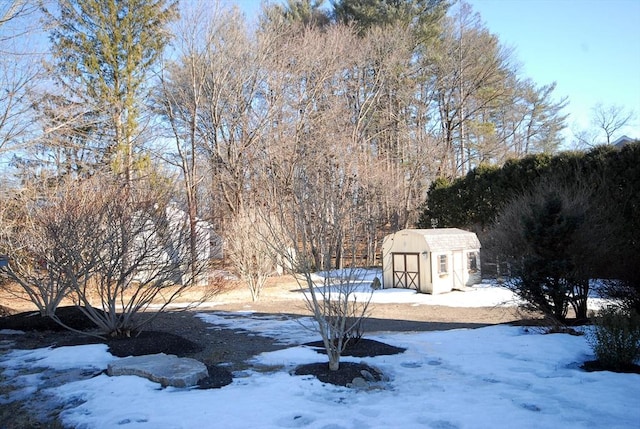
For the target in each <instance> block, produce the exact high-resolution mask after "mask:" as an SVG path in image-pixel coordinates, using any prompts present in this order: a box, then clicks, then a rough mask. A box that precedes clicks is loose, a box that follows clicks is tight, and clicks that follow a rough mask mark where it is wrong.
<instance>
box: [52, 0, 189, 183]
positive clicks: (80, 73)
mask: <svg viewBox="0 0 640 429" xmlns="http://www.w3.org/2000/svg"><path fill="white" fill-rule="evenodd" d="M56 6H57V7H56V8H55V9H53V10H51V11H49V10H47V11H45V13H46V16H47V18H48V20H49V21H50V23H51V24H52V26H53V27H52V31H51V35H50V39H51V43H52V53H53V64H52V67H53V70H52V72H53V75H54V76H55V78H56V80H57V83H58V85H59V86H60V88H61V89H62V92H63V93H64V94H65V95H66V96H67V97H69V98H70V99H73V100H75V101H79V102H81V103H83V104H84V105H85V106H86V109H87V110H88V111H91V112H93V114H94V115H99V116H100V118H101V125H102V127H104V135H103V136H102V137H103V139H104V140H103V141H102V142H101V143H100V145H101V146H102V147H101V149H102V150H104V154H103V155H104V162H105V163H109V164H110V165H111V168H112V169H113V170H114V171H115V172H117V173H119V174H122V175H123V176H124V177H125V180H126V182H127V183H129V182H130V180H131V178H132V177H131V175H132V170H133V168H134V162H135V156H136V154H135V152H136V149H138V148H139V147H140V146H141V144H142V143H141V142H140V141H139V139H137V137H138V133H139V129H140V122H141V111H142V101H143V100H144V98H145V96H146V95H147V83H148V79H149V76H150V72H151V70H152V69H153V67H154V66H155V65H156V63H157V62H158V59H159V57H160V55H161V53H162V52H163V49H164V48H165V46H166V45H167V43H168V42H169V40H170V33H169V32H168V31H167V25H168V23H169V22H170V21H172V20H173V19H175V18H176V17H177V15H178V11H177V3H176V2H173V1H171V0H151V1H150V0H58V1H57V5H56Z"/></svg>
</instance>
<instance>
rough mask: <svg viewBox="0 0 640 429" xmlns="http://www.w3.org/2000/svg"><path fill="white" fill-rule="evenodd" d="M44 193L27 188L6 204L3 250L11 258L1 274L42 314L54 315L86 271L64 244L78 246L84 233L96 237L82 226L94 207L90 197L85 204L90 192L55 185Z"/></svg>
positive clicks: (0, 250) (1, 237) (0, 241)
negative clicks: (73, 280)
mask: <svg viewBox="0 0 640 429" xmlns="http://www.w3.org/2000/svg"><path fill="white" fill-rule="evenodd" d="M43 191H44V190H36V189H34V188H31V187H25V188H23V189H22V190H21V191H15V192H14V193H13V195H12V197H11V198H8V199H7V200H6V201H5V202H4V204H3V209H2V214H0V216H1V217H2V219H0V223H1V224H2V230H1V231H0V254H4V255H6V258H7V259H6V265H4V266H3V267H0V273H1V275H2V277H4V278H5V279H7V280H10V281H13V282H15V283H16V284H17V285H19V286H20V288H21V290H22V291H24V292H25V293H26V296H27V297H28V299H29V300H30V301H31V302H32V303H33V304H34V305H35V306H36V307H37V308H38V310H39V311H40V314H41V315H43V316H53V314H54V313H55V310H56V308H57V307H58V305H59V304H60V302H61V301H62V300H63V299H64V298H65V297H66V296H67V295H68V294H69V293H70V292H71V289H70V287H69V281H70V278H78V279H81V278H83V276H85V275H86V273H85V272H84V267H81V266H79V265H77V264H74V263H73V261H71V260H69V259H68V255H67V254H65V253H64V252H61V251H60V245H63V246H65V247H68V248H73V247H75V248H78V246H80V242H81V241H82V240H81V239H80V237H81V236H83V235H87V234H90V235H89V236H92V234H91V233H92V231H90V230H89V231H87V230H86V229H82V228H81V226H80V225H79V223H81V219H83V218H84V217H85V216H86V215H87V213H86V210H91V209H92V206H91V204H89V202H88V201H85V203H84V204H79V201H78V200H79V199H82V198H85V196H83V195H82V194H79V193H77V192H75V190H74V189H72V188H64V187H61V188H57V189H49V190H46V191H47V192H48V193H49V194H48V195H46V194H44V193H43ZM72 198H73V199H74V200H75V201H71V199H72ZM75 251H76V252H78V251H79V250H75ZM16 298H19V296H17V295H16Z"/></svg>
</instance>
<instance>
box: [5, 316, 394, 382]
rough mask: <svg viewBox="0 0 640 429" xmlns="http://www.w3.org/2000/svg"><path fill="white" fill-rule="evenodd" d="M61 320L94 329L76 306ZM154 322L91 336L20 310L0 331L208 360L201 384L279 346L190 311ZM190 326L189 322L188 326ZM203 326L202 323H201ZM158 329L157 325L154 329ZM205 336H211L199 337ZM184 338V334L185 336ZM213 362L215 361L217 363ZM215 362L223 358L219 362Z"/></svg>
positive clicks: (341, 377) (356, 350) (226, 378)
mask: <svg viewBox="0 0 640 429" xmlns="http://www.w3.org/2000/svg"><path fill="white" fill-rule="evenodd" d="M56 315H57V316H58V318H60V320H61V321H62V322H63V323H64V324H66V325H67V326H70V327H72V328H74V329H77V330H79V331H85V332H87V333H88V334H91V333H94V334H95V333H96V331H95V326H94V325H93V324H92V322H91V321H90V320H88V319H87V317H86V316H85V315H84V314H83V313H82V312H81V311H80V310H79V309H78V308H76V307H73V306H71V307H60V308H58V309H57V311H56ZM158 319H159V322H157V323H155V322H154V323H152V325H151V329H150V330H147V331H142V332H140V333H139V334H137V335H132V336H131V337H116V338H107V339H102V338H98V337H96V336H90V335H82V334H80V333H77V332H71V331H68V330H65V328H64V327H62V326H61V325H59V324H58V323H56V322H55V321H54V320H53V319H51V318H49V317H42V316H40V314H39V313H38V312H25V313H18V314H13V315H9V316H5V317H0V330H1V329H12V330H20V331H25V332H27V334H25V335H24V336H19V337H15V336H14V338H15V340H16V341H17V342H18V345H17V347H20V348H38V347H47V346H53V347H62V346H75V345H82V344H100V343H102V344H107V345H108V346H109V352H110V353H111V354H113V355H114V356H118V357H126V356H141V355H148V354H156V353H165V354H172V355H176V356H179V357H192V358H195V359H198V360H200V361H202V362H204V363H205V365H207V368H208V370H209V377H208V378H206V379H204V380H201V382H200V383H199V387H200V388H218V387H222V386H226V385H227V384H230V383H231V382H232V379H233V376H232V372H231V370H233V367H234V365H229V364H228V362H219V361H221V360H222V361H225V360H232V361H235V365H236V366H235V367H236V368H238V367H239V366H241V363H240V362H237V361H238V360H240V359H242V360H246V359H248V358H249V357H251V356H253V355H257V354H259V353H261V352H263V351H271V350H277V349H279V348H283V347H284V346H277V345H275V341H273V340H269V339H265V338H262V337H256V336H253V335H250V333H247V332H243V331H240V330H228V329H227V330H225V329H215V330H212V327H211V326H204V327H203V326H201V325H202V324H203V322H202V321H200V320H198V319H197V318H195V317H194V316H193V315H192V314H162V315H160V317H159V318H158ZM191 325H193V326H191ZM205 325H206V324H205ZM156 328H161V329H156ZM205 335H210V337H207V338H203V336H205ZM185 337H189V338H185ZM307 346H309V347H313V348H314V349H315V350H316V351H318V352H319V353H321V354H322V353H325V354H326V352H325V350H324V347H323V344H322V342H321V341H317V342H313V343H309V344H307ZM403 351H404V349H402V348H398V347H394V346H391V345H388V344H385V343H382V342H379V341H374V340H370V339H365V338H361V339H358V340H355V341H351V342H350V343H349V344H348V347H347V348H346V349H345V351H344V352H343V356H354V357H366V356H381V355H390V354H397V353H402V352H403ZM216 361H218V362H216ZM220 363H224V364H225V365H224V366H221V365H220ZM363 370H364V371H367V374H371V375H373V377H374V378H375V379H376V381H379V380H380V377H381V374H380V373H379V371H377V370H376V369H375V368H371V367H369V366H368V365H366V364H364V363H347V362H343V363H341V364H340V368H339V370H337V371H330V370H329V365H328V362H327V361H324V362H318V363H316V364H311V365H303V366H300V367H298V368H296V370H295V373H296V374H299V375H314V376H316V377H317V378H318V379H319V380H321V381H322V382H325V383H331V384H336V385H340V386H346V385H347V384H349V383H351V382H352V381H353V379H354V378H356V377H362V371H363Z"/></svg>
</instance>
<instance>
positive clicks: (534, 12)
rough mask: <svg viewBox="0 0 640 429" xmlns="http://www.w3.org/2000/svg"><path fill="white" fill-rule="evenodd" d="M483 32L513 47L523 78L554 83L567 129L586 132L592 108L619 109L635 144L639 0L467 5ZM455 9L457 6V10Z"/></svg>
mask: <svg viewBox="0 0 640 429" xmlns="http://www.w3.org/2000/svg"><path fill="white" fill-rule="evenodd" d="M469 3H470V4H471V5H472V6H473V9H474V10H475V11H477V12H479V13H480V15H481V17H482V19H483V21H484V22H485V24H486V26H487V28H488V29H489V30H490V31H491V32H492V33H494V34H496V35H497V36H498V38H499V39H500V41H501V42H502V43H503V44H505V45H507V46H511V47H513V48H514V49H515V51H516V52H515V54H516V56H517V58H518V59H519V61H520V62H521V63H522V66H523V74H524V75H525V76H528V77H530V78H531V79H533V80H534V81H535V82H536V83H537V84H539V85H542V84H548V83H551V82H554V81H555V82H557V85H558V86H557V88H556V93H557V95H558V96H568V97H569V102H570V104H569V106H568V108H567V113H569V114H570V117H569V120H568V122H569V127H570V128H576V129H580V128H584V127H588V126H589V119H590V117H591V109H592V107H593V106H594V105H595V104H596V103H598V102H601V103H603V105H605V106H609V105H619V106H623V107H624V108H625V109H627V110H633V111H635V114H636V118H635V119H634V120H633V121H632V122H631V125H630V126H628V127H626V128H625V129H624V130H622V134H626V135H627V136H629V137H632V138H640V28H639V24H640V0H470V1H469ZM454 7H455V6H454Z"/></svg>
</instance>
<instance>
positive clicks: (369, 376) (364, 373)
mask: <svg viewBox="0 0 640 429" xmlns="http://www.w3.org/2000/svg"><path fill="white" fill-rule="evenodd" d="M360 374H362V378H364V379H365V380H366V381H368V382H369V383H375V382H376V381H377V380H376V378H375V377H374V376H373V374H371V373H370V372H369V371H367V370H366V369H363V370H361V371H360Z"/></svg>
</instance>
